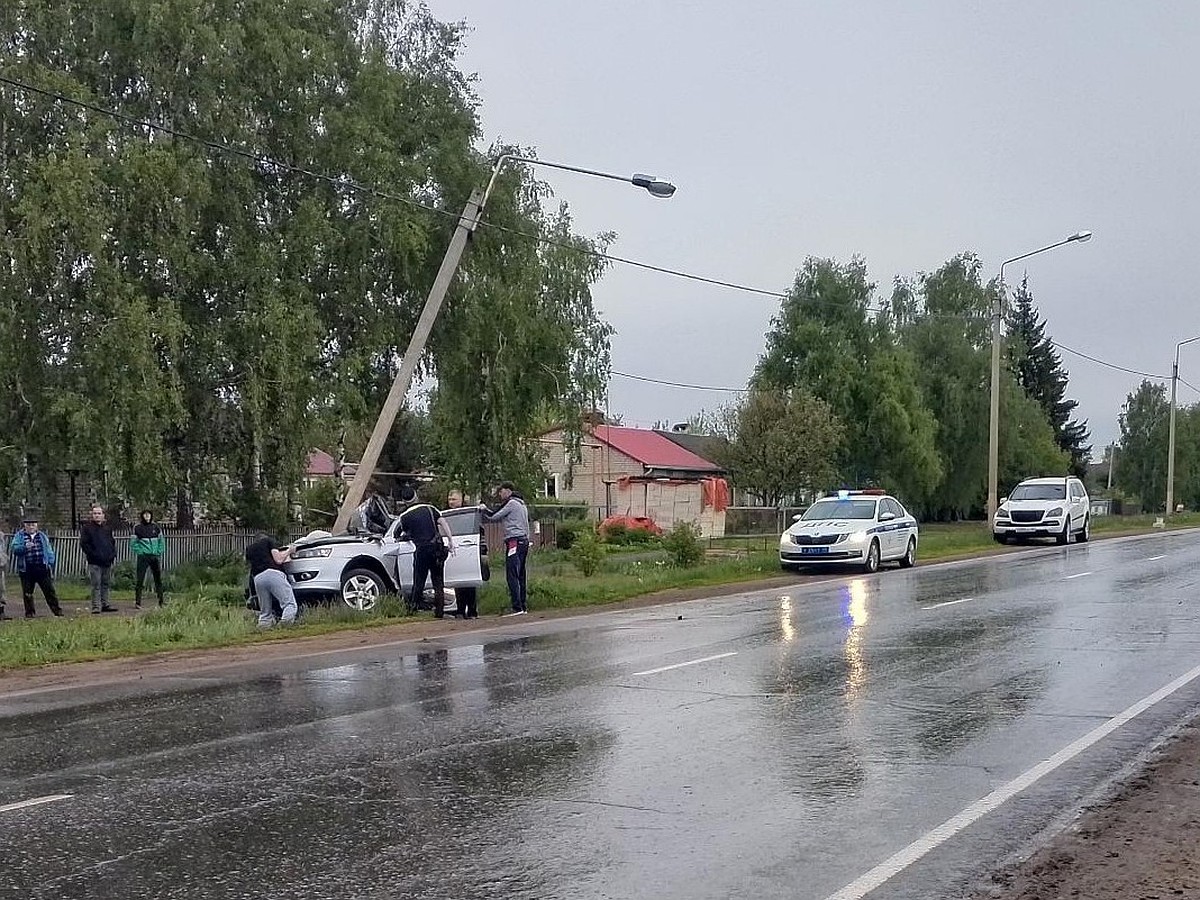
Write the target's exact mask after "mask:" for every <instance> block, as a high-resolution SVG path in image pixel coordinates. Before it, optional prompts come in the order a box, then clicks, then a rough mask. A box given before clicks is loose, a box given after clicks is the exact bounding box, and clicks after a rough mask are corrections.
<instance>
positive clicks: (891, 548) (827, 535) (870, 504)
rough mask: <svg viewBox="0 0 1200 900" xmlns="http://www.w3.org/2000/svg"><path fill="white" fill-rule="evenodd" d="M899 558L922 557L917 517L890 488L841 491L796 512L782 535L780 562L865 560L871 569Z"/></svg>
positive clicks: (907, 561)
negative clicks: (889, 490) (800, 513)
mask: <svg viewBox="0 0 1200 900" xmlns="http://www.w3.org/2000/svg"><path fill="white" fill-rule="evenodd" d="M893 560H894V561H897V562H899V563H900V565H901V567H902V568H905V569H907V568H910V567H911V566H914V565H916V563H917V520H916V519H915V518H913V517H912V515H911V514H909V512H908V510H906V509H905V508H904V506H903V505H901V503H900V501H899V500H897V499H896V498H895V497H891V496H889V495H888V494H887V493H886V492H885V491H879V490H869V491H838V492H837V493H836V494H833V495H830V496H828V497H823V498H821V499H820V500H818V501H817V502H816V503H814V504H813V505H812V506H810V507H809V508H808V509H807V510H805V512H804V514H803V515H799V516H796V521H795V524H793V525H792V527H791V528H789V529H788V530H787V531H785V532H784V533H783V535H782V536H781V537H780V539H779V564H780V565H781V566H782V567H783V568H784V570H786V571H795V570H798V569H799V568H800V567H802V566H818V565H859V566H862V568H863V569H864V570H865V571H867V572H876V571H878V570H879V566H880V563H884V562H889V561H893Z"/></svg>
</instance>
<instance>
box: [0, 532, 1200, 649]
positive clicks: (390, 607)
mask: <svg viewBox="0 0 1200 900" xmlns="http://www.w3.org/2000/svg"><path fill="white" fill-rule="evenodd" d="M1154 519H1155V517H1154V516H1140V517H1121V518H1117V517H1114V518H1112V519H1107V518H1103V519H1102V518H1097V519H1096V520H1094V523H1093V533H1094V534H1095V535H1096V536H1116V535H1123V534H1138V533H1148V532H1150V531H1152V530H1153V523H1154ZM1198 525H1200V514H1196V513H1193V514H1188V515H1182V516H1177V517H1175V518H1173V519H1172V521H1171V524H1170V527H1171V528H1172V529H1174V528H1186V527H1196V526H1198ZM777 542H778V537H777V536H775V535H762V536H751V537H730V538H723V539H720V540H716V541H712V542H711V543H710V545H709V552H708V554H707V555H706V557H705V559H704V561H703V562H702V563H701V564H700V565H697V566H693V567H690V568H679V567H676V566H674V565H672V564H671V563H670V561H669V560H668V558H667V554H666V553H665V552H664V551H663V550H662V549H660V548H659V547H657V546H656V545H654V544H642V545H635V546H631V547H628V548H612V547H610V548H608V551H607V552H606V554H605V556H604V559H603V560H602V562H601V563H600V565H599V568H598V570H597V571H596V572H595V573H594V574H593V575H592V576H590V577H586V578H585V577H584V576H583V575H581V574H580V573H579V571H578V569H576V567H575V565H574V564H573V563H572V562H571V561H570V554H569V553H566V552H563V551H557V550H549V551H544V552H542V553H538V554H535V555H533V556H532V557H531V558H530V578H529V592H530V599H529V602H530V607H531V608H532V609H533V610H534V611H535V612H536V611H538V610H547V609H555V610H559V609H570V608H579V607H587V606H596V605H602V604H606V603H614V602H617V601H621V600H629V599H631V598H634V597H639V596H643V595H646V594H653V593H656V592H659V591H665V590H671V589H689V588H690V589H694V588H703V587H710V586H716V585H724V584H737V583H743V582H754V581H761V580H764V579H767V578H773V577H776V576H781V575H782V573H781V572H780V571H779V565H778V558H777V555H776V549H775V548H776V547H777ZM988 552H1005V551H1004V550H1002V549H1001V548H999V547H998V546H997V545H996V544H995V543H994V542H993V541H992V540H991V536H990V535H989V533H988V531H987V530H986V528H985V527H984V526H983V524H982V523H980V522H963V523H955V524H933V525H925V526H922V528H921V551H920V558H921V559H922V560H923V561H925V562H931V561H936V560H948V559H956V558H962V557H969V556H974V555H979V554H982V553H988ZM492 571H493V573H494V574H493V580H492V581H491V582H490V583H488V584H487V585H486V586H485V587H484V589H483V591H482V592H481V595H480V598H479V599H480V604H479V605H480V612H481V614H483V615H489V614H498V613H501V612H504V611H505V609H506V607H507V605H508V598H507V592H506V590H505V587H504V568H503V559H499V558H498V559H496V560H494V561H493V567H492ZM14 582H15V579H10V582H9V587H10V590H9V594H10V596H9V607H8V611H9V614H10V615H12V614H16V615H20V596H19V586H17V592H14V591H13V590H12V588H13V587H14V586H16V585H14ZM243 584H244V570H243V568H242V565H241V563H240V562H239V561H237V560H229V559H225V560H210V561H205V562H202V563H198V564H195V565H189V566H187V567H181V568H180V569H179V570H177V571H176V572H174V573H171V574H170V578H169V580H168V583H167V589H168V603H167V605H166V606H165V607H163V608H162V609H159V608H157V607H156V606H155V605H154V604H155V600H154V598H153V595H152V594H151V593H150V592H147V595H146V596H145V598H144V602H146V603H147V604H149V606H148V608H147V609H146V610H145V611H143V612H140V613H137V614H134V615H113V616H92V615H90V614H87V612H86V603H85V604H84V605H83V608H82V609H81V608H80V607H79V604H80V603H81V602H82V601H85V600H86V598H87V586H86V585H84V584H81V583H78V582H63V583H60V585H59V593H60V595H61V596H62V598H63V600H64V601H65V602H66V603H67V605H68V609H69V610H71V611H70V612H69V614H68V616H67V617H66V618H62V619H55V618H50V617H49V616H45V615H43V616H42V617H40V618H37V619H33V620H29V621H25V620H20V619H15V620H13V621H10V622H5V623H3V624H2V625H0V671H2V670H4V669H15V668H21V667H28V666H38V665H46V664H50V663H63V662H79V661H86V660H96V659H107V658H114V657H128V656H139V655H145V654H151V653H160V652H163V651H172V650H200V649H211V648H214V647H225V646H235V645H243V644H250V643H255V642H259V641H273V640H279V639H286V638H294V637H300V636H314V635H321V634H328V633H331V632H335V631H344V630H350V629H370V628H377V627H380V626H386V625H396V624H398V623H402V622H404V621H405V620H409V621H415V620H417V619H418V618H420V619H427V618H429V614H423V615H420V616H412V615H409V614H408V613H407V612H406V611H405V609H404V606H403V604H402V603H401V602H400V601H399V600H398V599H397V598H394V597H392V598H386V599H385V600H384V601H383V602H382V603H380V604H379V605H378V606H377V607H376V608H375V609H374V610H371V611H370V612H367V613H361V612H357V611H355V610H351V609H349V608H347V607H344V606H340V605H330V606H320V607H307V608H305V610H304V614H303V615H302V617H301V618H302V621H301V622H300V623H298V624H296V625H294V626H292V627H288V628H274V629H271V630H269V631H265V632H262V631H259V630H258V628H257V627H256V615H255V614H254V613H252V612H250V611H249V610H247V609H246V608H245V605H244V602H243V595H242V589H243ZM14 593H15V594H16V595H15V596H14ZM113 600H114V601H115V602H116V603H117V604H118V605H120V606H122V607H125V608H127V607H128V606H129V605H130V604H132V602H133V591H132V584H131V583H130V581H129V579H128V578H126V577H125V575H124V573H118V578H117V581H116V584H115V590H114V592H113ZM14 601H15V602H14ZM37 604H38V607H39V611H40V612H41V613H43V614H44V613H45V607H44V604H43V602H42V599H41V595H40V593H39V594H38V595H37ZM72 604H75V606H74V607H73V608H72V606H71V605H72Z"/></svg>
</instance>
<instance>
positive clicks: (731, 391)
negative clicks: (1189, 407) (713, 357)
mask: <svg viewBox="0 0 1200 900" xmlns="http://www.w3.org/2000/svg"><path fill="white" fill-rule="evenodd" d="M1050 343H1051V344H1052V345H1053V346H1055V347H1057V348H1058V349H1059V350H1065V351H1066V352H1067V353H1071V354H1073V355H1075V356H1078V357H1080V358H1081V359H1086V360H1087V361H1088V362H1092V363H1095V364H1097V365H1100V366H1104V367H1105V368H1109V369H1115V370H1116V371H1118V372H1125V373H1127V374H1129V375H1140V376H1142V377H1143V378H1154V379H1158V380H1160V381H1164V380H1170V377H1171V376H1169V375H1155V374H1154V373H1153V372H1142V371H1140V370H1138V369H1131V368H1128V367H1126V366H1121V365H1117V364H1116V363H1111V362H1108V361H1107V360H1104V359H1100V358H1099V357H1097V356H1092V355H1091V354H1090V353H1084V352H1083V351H1082V350H1075V349H1074V348H1072V347H1067V346H1065V345H1064V344H1060V343H1058V342H1057V341H1051V342H1050ZM611 374H612V375H614V376H616V377H618V378H628V379H630V380H632V381H643V382H647V383H649V384H661V385H663V386H665V387H674V388H684V389H688V390H695V391H713V392H720V393H729V394H744V393H747V392H748V391H749V388H748V387H740V388H735V387H719V386H717V385H708V384H689V383H687V382H683V381H670V380H668V379H665V378H651V377H650V376H648V375H635V374H634V373H632V372H618V371H616V370H613V371H612V372H611ZM1179 383H1180V384H1184V385H1187V387H1189V388H1191V389H1192V390H1193V391H1195V392H1196V393H1197V394H1200V388H1197V387H1196V386H1194V385H1192V384H1190V383H1189V382H1187V381H1185V380H1184V379H1183V378H1180V379H1179Z"/></svg>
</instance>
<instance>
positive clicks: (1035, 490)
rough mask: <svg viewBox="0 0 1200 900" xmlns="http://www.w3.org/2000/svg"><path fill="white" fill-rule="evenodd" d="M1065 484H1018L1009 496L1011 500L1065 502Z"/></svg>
mask: <svg viewBox="0 0 1200 900" xmlns="http://www.w3.org/2000/svg"><path fill="white" fill-rule="evenodd" d="M1066 498H1067V486H1066V485H1065V484H1018V485H1017V486H1016V487H1015V488H1013V492H1012V493H1011V494H1010V495H1009V497H1008V499H1009V500H1065V499H1066Z"/></svg>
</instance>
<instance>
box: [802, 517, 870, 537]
mask: <svg viewBox="0 0 1200 900" xmlns="http://www.w3.org/2000/svg"><path fill="white" fill-rule="evenodd" d="M873 524H874V523H873V522H870V521H867V520H866V519H813V520H812V521H811V522H796V523H795V524H794V525H792V527H791V528H789V529H788V530H787V531H786V532H785V533H786V534H811V535H814V536H816V535H819V534H850V533H851V532H855V531H863V530H865V529H867V528H870V527H871V526H872V525H873Z"/></svg>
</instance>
